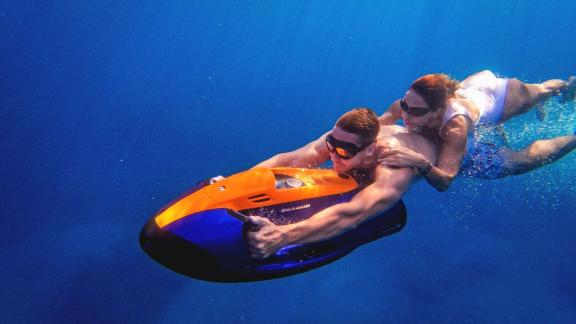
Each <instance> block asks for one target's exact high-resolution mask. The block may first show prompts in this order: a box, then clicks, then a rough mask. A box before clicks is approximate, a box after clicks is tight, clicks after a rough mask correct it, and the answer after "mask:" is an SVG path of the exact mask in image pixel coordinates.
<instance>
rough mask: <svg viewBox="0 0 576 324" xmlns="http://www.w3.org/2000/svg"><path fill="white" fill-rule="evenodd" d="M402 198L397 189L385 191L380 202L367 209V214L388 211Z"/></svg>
mask: <svg viewBox="0 0 576 324" xmlns="http://www.w3.org/2000/svg"><path fill="white" fill-rule="evenodd" d="M401 198H402V192H401V191H399V190H396V189H390V190H386V191H384V192H383V193H382V194H381V195H380V197H378V201H376V203H375V204H374V205H373V206H371V207H367V208H366V210H365V212H366V213H370V214H379V213H382V212H385V211H387V210H388V209H389V208H390V207H392V206H394V204H396V203H397V202H398V201H399V200H400V199H401Z"/></svg>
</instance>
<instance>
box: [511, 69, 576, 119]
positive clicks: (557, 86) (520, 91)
mask: <svg viewBox="0 0 576 324" xmlns="http://www.w3.org/2000/svg"><path fill="white" fill-rule="evenodd" d="M574 87H576V82H574V77H571V78H570V79H569V81H564V80H559V79H553V80H548V81H545V82H542V83H536V84H530V83H523V82H521V81H520V80H517V79H508V84H507V88H506V99H505V100H504V111H503V112H502V119H501V121H506V120H508V119H510V118H512V117H515V116H518V115H522V114H523V113H525V112H527V111H528V110H530V109H531V108H534V107H536V106H537V105H538V104H542V103H544V102H545V101H546V100H548V99H549V98H550V97H552V96H556V95H560V94H561V93H562V92H563V91H569V90H573V88H574ZM540 113H542V112H540Z"/></svg>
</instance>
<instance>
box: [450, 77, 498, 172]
mask: <svg viewBox="0 0 576 324" xmlns="http://www.w3.org/2000/svg"><path fill="white" fill-rule="evenodd" d="M507 83H508V80H506V79H501V78H497V77H496V76H495V75H494V73H492V72H490V71H483V72H480V73H478V74H476V75H475V76H473V77H472V78H468V79H466V80H465V81H464V82H462V83H460V86H461V88H460V89H458V90H456V93H457V94H459V95H461V96H463V97H465V98H466V99H469V100H471V101H472V102H474V104H475V105H476V107H478V110H479V116H478V118H473V116H472V114H470V112H469V111H468V110H467V109H466V108H465V107H464V106H462V105H461V104H459V103H458V102H456V101H455V100H454V101H452V100H451V101H450V103H449V104H448V106H447V107H446V111H445V113H444V115H443V116H442V125H441V126H440V131H442V129H443V128H444V126H445V125H446V124H447V123H448V121H449V120H451V119H452V118H454V117H455V116H458V115H463V116H466V117H467V118H468V119H469V120H470V121H471V122H472V125H473V127H472V128H471V129H470V131H469V133H468V141H467V145H466V154H465V155H464V158H463V159H462V163H461V166H460V173H461V174H463V175H467V176H472V177H475V178H483V179H495V178H498V177H500V176H502V175H503V173H504V172H505V170H504V167H505V165H504V158H503V157H502V156H501V154H500V148H499V147H498V146H496V145H494V144H492V143H483V142H479V141H478V140H477V138H476V136H475V133H476V132H475V130H476V129H478V128H479V127H482V126H493V125H497V124H498V123H499V122H500V120H501V117H502V111H503V110H504V99H505V98H506V85H507Z"/></svg>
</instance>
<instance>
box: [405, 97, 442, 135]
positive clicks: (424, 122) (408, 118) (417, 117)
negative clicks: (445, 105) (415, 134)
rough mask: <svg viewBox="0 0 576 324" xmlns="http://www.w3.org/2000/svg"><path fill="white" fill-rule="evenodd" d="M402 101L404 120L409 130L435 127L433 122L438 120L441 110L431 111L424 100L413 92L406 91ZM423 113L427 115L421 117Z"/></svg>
mask: <svg viewBox="0 0 576 324" xmlns="http://www.w3.org/2000/svg"><path fill="white" fill-rule="evenodd" d="M401 100H402V101H401V104H400V105H401V107H402V119H403V120H404V124H405V125H406V127H407V128H408V129H415V128H418V127H424V126H426V127H433V126H434V125H433V122H434V121H435V120H436V119H437V118H438V116H439V114H440V111H441V109H438V110H436V111H430V107H429V106H428V104H427V103H426V101H425V100H424V98H423V97H422V96H421V95H420V94H419V93H418V92H416V91H413V90H408V91H406V95H404V98H402V99H401ZM423 112H425V113H424V114H423V115H421V114H422V113H423Z"/></svg>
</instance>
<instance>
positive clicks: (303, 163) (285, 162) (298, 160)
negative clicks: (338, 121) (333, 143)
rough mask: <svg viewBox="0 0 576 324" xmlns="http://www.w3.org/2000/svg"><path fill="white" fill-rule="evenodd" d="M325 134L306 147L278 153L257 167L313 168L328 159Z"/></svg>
mask: <svg viewBox="0 0 576 324" xmlns="http://www.w3.org/2000/svg"><path fill="white" fill-rule="evenodd" d="M325 141H326V134H324V135H322V136H320V138H319V139H317V140H315V141H312V142H310V143H308V144H307V145H305V146H303V147H301V148H299V149H297V150H294V151H291V152H286V153H280V154H277V155H275V156H273V157H271V158H270V159H268V160H265V161H263V162H260V163H258V164H257V165H255V166H254V167H253V168H257V167H266V168H274V167H292V168H314V167H317V166H319V165H320V164H322V163H324V162H326V161H327V160H328V159H330V153H329V152H328V149H327V148H326V144H325Z"/></svg>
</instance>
